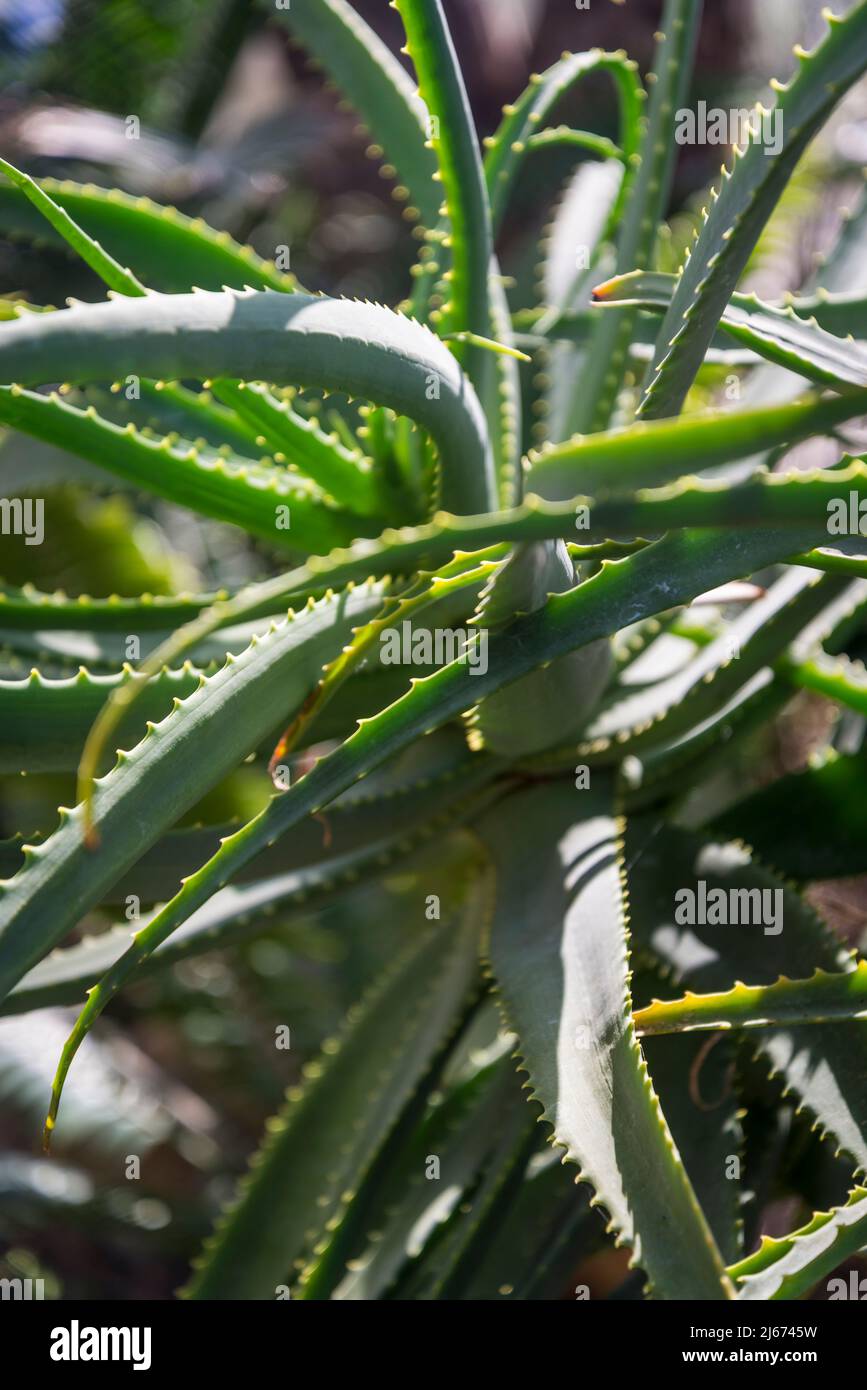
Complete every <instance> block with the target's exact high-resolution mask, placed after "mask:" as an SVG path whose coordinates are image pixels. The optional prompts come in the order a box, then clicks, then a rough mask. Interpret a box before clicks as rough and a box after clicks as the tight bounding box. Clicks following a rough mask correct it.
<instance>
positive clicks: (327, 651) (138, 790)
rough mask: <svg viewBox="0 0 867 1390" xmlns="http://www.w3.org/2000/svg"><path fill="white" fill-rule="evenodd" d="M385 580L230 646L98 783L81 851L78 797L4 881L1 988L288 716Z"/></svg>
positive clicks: (368, 611) (376, 601) (372, 606)
mask: <svg viewBox="0 0 867 1390" xmlns="http://www.w3.org/2000/svg"><path fill="white" fill-rule="evenodd" d="M383 592H384V591H383V589H382V586H377V585H374V586H370V587H363V588H360V589H358V590H354V591H352V592H350V593H347V594H345V595H341V596H340V597H335V596H334V595H331V596H329V597H328V598H326V599H323V600H322V601H321V602H320V603H319V604H316V605H311V606H310V607H309V608H307V609H305V610H304V611H303V612H302V613H300V614H298V615H297V616H294V615H293V617H292V618H291V619H290V620H288V621H284V622H282V623H279V624H274V626H273V627H272V629H271V631H270V632H269V633H268V634H267V635H266V636H265V637H263V638H260V639H257V640H256V641H255V642H254V643H252V644H251V646H250V647H249V648H248V650H247V651H246V652H244V653H243V655H242V656H240V657H237V658H234V657H230V658H229V659H228V661H227V663H226V665H225V666H224V667H223V669H222V670H220V671H218V672H217V674H216V675H214V676H212V677H208V678H203V679H202V681H201V684H200V688H199V689H197V690H196V691H194V692H193V694H191V695H189V696H187V698H186V700H185V701H184V702H182V703H181V704H179V705H178V706H175V707H174V708H173V710H172V712H171V713H170V714H169V715H168V716H167V718H165V719H164V720H163V721H162V723H161V724H159V725H153V726H151V727H150V729H149V731H148V734H147V736H146V737H145V738H144V739H143V740H142V742H141V743H139V744H138V745H137V746H136V748H134V749H133V750H132V752H130V753H123V754H120V755H119V757H118V762H117V765H116V766H115V767H114V768H113V769H112V771H111V772H109V773H108V774H107V775H106V776H105V777H103V778H101V779H100V780H99V782H98V783H97V787H96V793H95V807H96V812H97V817H98V821H99V831H100V845H99V848H98V849H95V850H92V851H91V852H89V853H87V852H83V817H82V808H81V807H80V806H79V807H78V808H77V809H76V810H73V811H68V810H65V809H64V810H61V823H60V826H59V828H58V829H57V830H56V831H55V833H54V834H53V835H52V836H51V837H50V838H49V839H48V840H47V841H46V842H45V844H43V845H40V846H38V847H37V848H35V849H34V850H33V852H32V853H31V854H30V855H28V856H27V862H26V864H25V866H24V868H22V869H21V870H20V871H19V872H18V873H17V874H16V875H15V877H14V878H12V879H10V880H8V881H7V882H6V883H5V884H3V885H2V889H0V994H2V995H5V994H6V992H7V991H8V989H9V988H10V987H11V985H12V984H14V983H15V982H16V981H17V980H18V979H20V978H21V976H22V975H23V974H24V973H25V972H26V971H27V970H28V969H30V967H31V966H33V965H35V964H36V962H37V961H39V960H40V959H41V958H42V956H43V955H45V953H46V951H47V950H49V949H50V948H51V947H52V946H53V945H55V944H57V942H58V941H60V940H61V939H62V937H63V936H64V934H65V933H66V932H67V931H68V930H69V928H70V927H71V926H73V925H74V924H75V923H76V922H77V921H78V920H79V918H80V917H81V916H83V914H84V913H85V912H86V911H87V910H88V909H89V908H90V907H92V906H93V905H94V904H95V903H97V902H99V900H100V898H101V897H102V894H103V893H104V891H105V890H106V889H107V888H108V887H109V886H110V885H111V884H112V883H113V882H114V880H115V879H116V878H118V877H119V876H120V875H121V874H122V873H123V872H124V871H125V870H126V869H127V868H129V866H130V865H132V864H133V863H135V861H136V859H137V858H138V857H139V856H140V855H141V854H142V853H143V851H144V850H145V849H146V848H147V846H148V844H150V843H152V842H153V841H154V840H156V839H157V837H158V836H159V835H160V834H161V833H162V832H163V831H164V830H166V829H168V827H169V826H171V825H173V824H174V823H175V821H176V820H177V819H178V817H179V816H180V815H181V814H182V813H183V812H184V811H185V810H187V809H188V808H189V807H190V806H192V805H193V804H194V803H195V802H196V801H197V800H198V799H199V798H200V797H201V796H202V795H203V793H204V792H205V791H206V790H207V788H209V787H211V786H213V785H215V784H216V783H217V782H218V781H219V780H220V778H221V777H222V776H225V774H226V773H227V772H229V771H231V769H232V768H234V767H236V766H237V765H238V763H239V762H240V761H241V760H242V759H243V758H244V757H245V756H246V754H247V753H249V752H250V751H251V750H252V749H253V748H254V747H256V745H257V744H258V743H259V741H260V740H261V739H262V738H264V736H265V735H266V734H268V733H270V732H271V731H272V730H273V728H274V727H275V725H276V724H277V723H278V721H280V720H281V719H282V718H285V717H288V716H289V715H290V714H291V713H292V711H293V710H294V709H296V708H297V707H298V705H300V703H301V701H302V700H303V699H304V698H305V696H306V695H307V694H308V693H309V691H310V690H311V688H312V687H313V686H314V685H315V684H316V682H317V680H318V679H319V675H320V672H321V668H322V665H323V662H324V661H326V660H330V659H333V657H334V656H336V655H337V653H338V652H339V651H340V650H341V648H342V647H343V645H344V644H345V642H346V641H347V640H348V639H349V636H350V634H351V631H352V629H353V627H355V626H356V625H357V624H358V623H359V621H364V620H366V619H369V618H371V617H373V616H375V614H376V613H377V612H378V611H379V609H380V607H381V605H382V599H383Z"/></svg>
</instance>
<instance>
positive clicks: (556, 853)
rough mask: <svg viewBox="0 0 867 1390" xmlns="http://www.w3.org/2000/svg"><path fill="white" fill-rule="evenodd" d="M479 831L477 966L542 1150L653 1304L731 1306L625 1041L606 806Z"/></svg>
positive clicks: (539, 802) (619, 908)
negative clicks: (486, 955)
mask: <svg viewBox="0 0 867 1390" xmlns="http://www.w3.org/2000/svg"><path fill="white" fill-rule="evenodd" d="M480 833H481V835H482V837H483V839H484V841H485V842H486V843H487V844H488V846H489V849H490V852H491V855H492V858H493V862H494V868H495V873H496V904H495V908H494V917H493V922H492V926H491V934H490V947H489V950H490V958H491V968H492V971H493V974H494V976H495V979H496V981H497V984H498V988H499V991H500V994H501V996H502V1002H503V1011H504V1014H505V1018H506V1021H507V1023H508V1025H509V1027H511V1028H513V1029H514V1030H515V1032H516V1033H517V1035H518V1050H519V1054H520V1056H521V1058H522V1066H523V1068H524V1069H525V1070H526V1071H527V1073H528V1077H529V1086H528V1088H529V1090H530V1091H531V1094H532V1097H533V1098H534V1099H536V1100H538V1101H539V1102H540V1103H541V1104H542V1107H543V1119H544V1120H545V1121H546V1122H547V1123H548V1124H550V1125H551V1126H552V1129H553V1136H552V1138H553V1142H554V1143H555V1144H558V1145H562V1147H563V1148H564V1149H565V1157H566V1158H567V1159H569V1160H571V1161H572V1162H574V1163H577V1164H578V1166H579V1168H580V1175H579V1176H580V1180H581V1181H585V1182H589V1183H590V1184H591V1185H592V1187H593V1189H594V1192H595V1200H596V1201H597V1202H599V1203H601V1205H603V1206H604V1207H605V1208H606V1210H607V1211H608V1213H609V1215H610V1217H611V1228H613V1229H614V1230H615V1231H616V1232H617V1233H618V1236H619V1239H620V1240H621V1241H622V1242H623V1243H625V1244H629V1245H632V1246H633V1248H634V1260H635V1263H637V1264H639V1265H640V1266H641V1267H642V1268H643V1269H644V1270H645V1271H646V1272H647V1274H648V1276H649V1279H650V1282H651V1285H652V1287H653V1288H654V1289H655V1290H656V1292H657V1294H658V1295H659V1296H660V1297H663V1298H678V1297H681V1298H686V1297H690V1298H696V1297H698V1298H705V1299H721V1298H727V1297H731V1289H730V1286H729V1284H728V1281H727V1279H726V1277H725V1273H724V1268H723V1264H722V1259H721V1257H720V1253H719V1250H718V1249H717V1247H716V1245H715V1243H714V1240H713V1237H712V1235H711V1233H710V1230H709V1229H708V1226H707V1223H706V1221H705V1218H704V1216H703V1214H702V1212H701V1209H700V1207H699V1206H698V1203H697V1201H696V1199H695V1195H694V1193H693V1190H692V1188H691V1186H690V1183H689V1180H688V1178H687V1176H686V1173H685V1171H684V1169H683V1165H682V1163H681V1160H680V1157H679V1155H678V1153H677V1150H676V1149H675V1147H674V1143H673V1141H672V1139H671V1135H670V1133H669V1131H668V1127H667V1125H666V1123H665V1119H664V1117H663V1115H662V1112H661V1110H660V1109H659V1104H658V1102H657V1099H656V1096H655V1095H654V1092H653V1088H652V1086H651V1084H650V1080H649V1077H648V1075H647V1069H646V1066H645V1063H644V1060H643V1057H642V1055H641V1051H640V1049H639V1046H638V1044H637V1042H636V1040H635V1037H634V1033H633V1029H632V1021H631V1013H630V1007H629V968H628V931H627V925H626V914H627V909H626V903H625V900H624V897H623V885H622V881H621V865H620V859H619V847H618V840H619V827H618V822H617V820H616V818H615V816H614V814H613V810H612V807H611V799H610V795H607V794H606V791H605V790H604V788H603V789H600V790H599V791H597V790H593V791H582V792H576V791H575V790H574V788H573V787H571V786H569V785H567V786H555V785H551V786H549V787H540V788H536V789H534V790H531V791H528V792H526V793H524V794H522V795H518V796H515V797H512V798H510V799H509V800H508V801H506V802H504V803H503V805H502V806H501V807H500V808H497V809H495V810H494V811H493V812H491V813H489V814H488V816H486V817H485V818H484V820H483V822H482V824H481V826H480Z"/></svg>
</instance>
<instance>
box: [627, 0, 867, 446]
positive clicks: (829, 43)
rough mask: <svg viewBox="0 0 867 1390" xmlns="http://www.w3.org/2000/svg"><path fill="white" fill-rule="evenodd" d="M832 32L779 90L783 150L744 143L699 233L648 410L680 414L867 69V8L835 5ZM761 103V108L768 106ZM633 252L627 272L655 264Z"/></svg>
mask: <svg viewBox="0 0 867 1390" xmlns="http://www.w3.org/2000/svg"><path fill="white" fill-rule="evenodd" d="M825 17H826V19H827V22H828V26H829V27H828V33H827V34H826V35H825V37H824V40H823V41H822V42H821V43H820V45H819V46H818V48H816V49H815V51H814V52H813V53H811V54H807V53H804V52H803V50H796V56H797V58H798V63H799V69H798V72H797V73H796V74H795V76H794V77H793V78H792V80H791V82H790V83H789V84H788V86H786V87H781V86H780V84H779V83H776V84H774V85H775V89H776V90H777V92H778V93H779V95H778V98H777V102H776V105H775V107H774V109H773V111H774V114H773V117H772V119H773V120H774V121H775V122H776V123H777V125H776V129H777V130H780V129H781V132H782V133H781V140H780V148H779V150H778V151H777V152H776V153H774V152H773V151H772V148H771V147H770V146H769V144H766V143H765V142H764V141H763V140H761V139H760V138H756V136H755V134H754V135H753V136H752V137H751V138H750V140H749V142H748V143H747V145H746V147H745V149H743V150H741V149H736V151H735V157H734V162H733V166H732V168H731V170H727V171H726V172H725V173H724V175H723V179H722V183H721V185H720V187H719V189H718V190H715V191H714V193H713V195H712V200H711V203H710V206H709V209H708V210H707V212H706V215H705V221H704V225H703V227H702V229H701V232H700V234H699V237H698V240H697V241H696V243H695V245H694V246H693V247H692V249H691V251H690V254H689V257H688V259H687V260H686V262H685V264H684V265H683V266H682V268H681V271H680V276H679V280H678V285H677V289H676V291H675V294H674V297H673V298H672V301H671V305H670V307H669V310H668V313H667V314H666V316H665V319H664V320H663V323H662V327H661V329H660V333H659V339H658V346H657V352H656V357H655V360H654V362H653V365H652V367H651V369H650V370H649V372H648V377H647V383H646V386H645V391H644V396H643V399H642V402H641V406H640V409H639V413H640V414H641V415H642V416H644V418H646V419H656V418H659V417H660V416H666V415H677V414H678V413H679V411H680V409H681V407H682V405H683V403H684V401H685V399H686V396H687V393H688V391H689V389H690V387H691V385H692V383H693V381H694V379H695V375H696V373H697V371H698V369H699V367H700V366H701V362H702V359H703V357H704V354H705V350H706V349H707V346H708V344H709V343H710V340H711V337H712V335H713V333H714V332H715V330H716V327H717V324H718V323H719V322H720V320H721V318H722V317H723V314H724V312H725V308H726V305H727V304H728V302H729V300H730V298H731V296H732V293H733V291H734V290H735V288H736V286H737V283H738V280H739V279H740V276H741V274H742V272H743V270H744V269H745V267H746V265H747V262H748V260H749V258H750V255H751V254H752V251H753V250H754V248H755V246H756V243H757V242H758V239H759V237H760V235H761V233H762V230H763V228H764V227H765V225H766V223H767V221H768V219H769V218H770V216H771V214H772V212H773V210H774V208H775V206H776V204H777V202H778V200H779V198H780V196H781V194H782V192H783V190H784V189H785V188H786V186H787V184H788V182H789V179H790V178H791V176H792V172H793V170H794V169H795V167H796V165H797V163H798V161H799V160H800V158H801V156H802V154H803V153H804V151H805V149H806V148H807V146H808V145H809V144H810V142H811V140H812V139H813V137H814V136H815V135H816V134H817V132H818V131H819V130H820V129H821V127H822V126H823V125H824V123H825V121H826V120H827V119H828V117H829V116H830V114H831V112H832V111H833V110H834V108H835V106H836V105H837V104H838V103H839V102H840V100H841V99H842V98H843V97H844V96H845V94H846V92H847V91H848V90H849V88H850V87H851V86H852V84H853V83H854V82H856V81H857V79H858V78H859V77H860V76H861V73H862V72H863V71H864V68H865V66H867V5H865V4H864V3H863V2H862V3H858V4H856V5H855V6H854V7H853V8H852V9H851V10H850V11H849V13H848V14H847V15H845V16H844V17H843V18H837V17H835V16H833V15H831V14H830V12H829V11H826V12H825ZM759 109H760V108H757V110H759ZM649 263H650V261H649V258H648V257H647V256H644V257H637V258H635V259H633V261H632V264H631V265H629V266H626V265H621V266H619V267H618V269H619V270H621V271H626V270H634V269H635V267H636V266H640V265H648V264H649Z"/></svg>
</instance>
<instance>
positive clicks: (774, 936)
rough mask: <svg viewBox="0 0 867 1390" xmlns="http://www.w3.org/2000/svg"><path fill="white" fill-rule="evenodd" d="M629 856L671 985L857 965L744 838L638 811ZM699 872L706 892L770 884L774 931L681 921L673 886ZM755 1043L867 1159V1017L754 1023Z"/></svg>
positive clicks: (727, 983) (646, 937)
mask: <svg viewBox="0 0 867 1390" xmlns="http://www.w3.org/2000/svg"><path fill="white" fill-rule="evenodd" d="M627 857H628V863H629V866H630V868H629V882H630V901H631V903H632V911H633V926H634V931H635V938H636V943H637V944H638V945H640V947H641V948H642V949H643V950H649V951H651V952H652V953H653V955H654V956H655V957H656V958H657V960H658V961H660V962H661V964H662V965H663V966H664V967H665V970H666V972H667V976H668V978H669V979H670V980H671V982H672V988H673V989H675V990H677V989H680V990H681V991H682V990H683V989H685V988H687V989H691V990H694V991H695V992H697V993H702V994H706V993H712V992H716V991H720V990H727V989H729V988H731V985H732V982H733V981H735V980H750V981H752V982H754V983H756V984H765V985H772V984H774V983H775V982H776V981H777V980H778V979H779V978H780V976H781V975H783V974H786V975H788V976H789V977H790V978H797V979H805V978H807V977H808V976H809V975H810V974H812V973H813V971H815V970H816V969H820V970H825V971H828V972H840V971H845V970H851V969H854V966H853V963H852V961H851V958H850V956H849V954H848V953H847V951H846V950H845V949H844V947H843V946H842V945H840V944H839V943H838V942H837V941H836V940H834V939H833V938H832V936H831V933H830V932H829V931H828V930H827V928H826V927H825V926H824V925H823V924H822V923H821V922H820V921H819V919H818V918H817V917H816V916H815V915H814V914H813V912H812V911H811V909H810V908H809V907H808V905H807V904H806V903H805V902H803V900H802V899H801V898H800V897H799V896H798V894H797V893H796V892H794V891H793V890H792V889H791V888H789V887H788V886H787V885H786V884H785V883H784V882H783V881H782V880H780V879H778V878H775V877H774V875H773V874H771V873H769V872H768V871H767V870H766V869H764V868H763V867H762V866H761V865H759V864H757V863H755V862H753V861H752V860H751V858H750V855H749V853H748V851H747V850H745V849H744V848H743V846H742V845H737V844H722V843H719V842H714V841H712V840H710V839H707V838H705V837H703V836H700V835H694V834H692V833H691V832H689V831H686V830H681V829H678V828H675V827H674V826H671V825H664V824H662V825H660V824H659V823H658V821H657V823H656V824H655V825H654V824H651V823H647V822H645V823H644V824H643V825H642V824H640V823H639V822H636V821H633V822H632V824H631V827H630V833H629V835H628V837H627ZM700 882H704V883H705V884H706V885H707V892H708V893H709V892H710V891H711V890H712V889H715V888H721V889H723V891H724V892H726V893H728V892H729V891H730V890H742V889H746V890H753V889H757V888H758V889H761V890H762V891H763V893H765V894H767V893H770V894H771V897H770V898H769V899H768V898H764V899H763V902H766V903H767V904H769V906H770V907H771V908H772V909H773V910H774V915H775V916H777V918H778V919H779V920H778V924H777V926H772V927H771V932H770V933H769V932H768V931H767V930H765V928H764V927H761V926H759V927H758V928H757V927H756V926H755V925H750V924H749V923H747V924H740V923H736V922H733V921H729V922H728V923H727V924H726V925H713V924H708V925H703V924H702V923H701V922H696V923H684V924H680V923H678V922H677V921H676V920H675V913H676V912H678V906H679V903H680V902H681V899H678V898H677V897H676V894H678V893H679V892H681V891H682V890H690V891H692V892H694V893H696V894H699V893H700V892H701V891H702V890H700V889H699V886H698V885H699V883H700ZM775 894H778V895H779V896H778V897H775V896H774V895H775ZM696 901H697V899H696ZM737 901H740V900H739V899H738V900H737ZM780 904H781V905H782V916H781V917H780V915H779V913H778V912H777V911H776V909H777V907H778V906H779V905H780ZM769 915H770V914H769ZM780 924H781V925H782V931H779V930H778V926H779V925H780ZM766 925H769V924H766ZM755 1046H756V1048H757V1052H758V1055H759V1058H760V1061H761V1065H762V1067H763V1069H764V1070H766V1071H770V1073H771V1074H772V1075H773V1076H775V1077H776V1078H777V1084H778V1086H780V1087H782V1088H783V1089H784V1090H785V1091H786V1092H787V1093H790V1092H793V1093H794V1094H795V1096H797V1098H798V1102H799V1109H801V1110H804V1111H805V1112H806V1113H807V1114H808V1115H810V1116H812V1117H813V1119H814V1120H815V1123H816V1126H817V1127H818V1128H819V1130H820V1133H822V1134H829V1135H831V1136H832V1137H833V1139H834V1140H835V1147H838V1148H839V1149H842V1150H843V1151H844V1152H845V1153H846V1154H847V1155H850V1156H851V1158H852V1159H853V1160H854V1163H855V1165H857V1167H858V1168H859V1169H861V1168H864V1167H865V1166H867V1096H865V1092H864V1075H865V1072H867V1025H865V1024H863V1023H850V1022H843V1023H827V1024H825V1025H823V1026H822V1027H821V1028H814V1027H812V1026H811V1025H809V1024H792V1025H791V1026H788V1027H777V1028H772V1029H768V1030H765V1031H758V1032H757V1033H756V1034H755Z"/></svg>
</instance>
